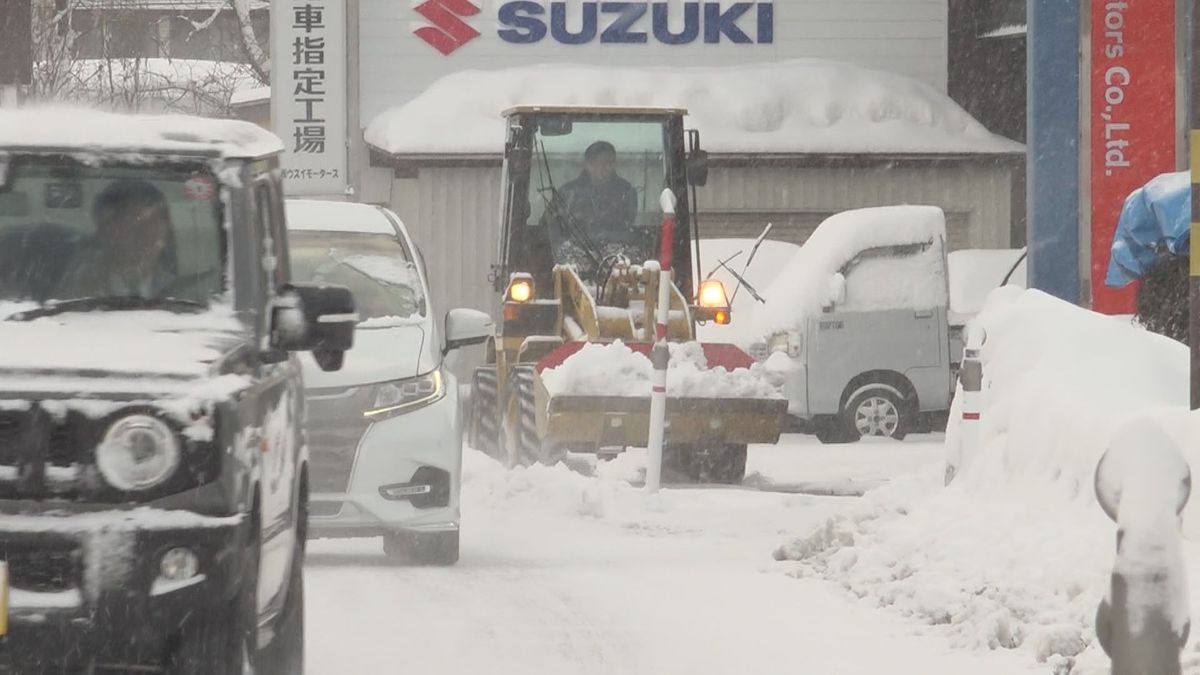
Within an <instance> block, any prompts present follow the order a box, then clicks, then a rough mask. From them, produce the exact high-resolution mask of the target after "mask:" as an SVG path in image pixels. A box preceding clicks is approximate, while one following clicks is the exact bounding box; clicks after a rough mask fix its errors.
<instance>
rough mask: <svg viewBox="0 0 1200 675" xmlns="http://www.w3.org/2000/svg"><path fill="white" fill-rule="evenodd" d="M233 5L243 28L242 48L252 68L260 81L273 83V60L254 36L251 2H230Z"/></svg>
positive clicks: (244, 0)
mask: <svg viewBox="0 0 1200 675" xmlns="http://www.w3.org/2000/svg"><path fill="white" fill-rule="evenodd" d="M229 3H230V4H231V5H233V11H234V12H235V13H236V14H237V20H238V26H239V27H240V28H241V34H242V46H243V47H244V48H245V50H246V54H247V55H248V56H249V57H250V66H251V67H252V68H254V72H255V74H257V75H258V79H259V80H260V81H261V82H263V83H264V84H265V83H269V82H270V81H271V60H270V59H269V58H268V57H267V54H266V52H264V51H263V48H262V45H260V44H259V43H258V37H257V36H256V35H255V34H254V23H253V22H252V21H251V19H250V2H249V0H229Z"/></svg>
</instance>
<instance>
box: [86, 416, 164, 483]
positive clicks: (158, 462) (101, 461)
mask: <svg viewBox="0 0 1200 675" xmlns="http://www.w3.org/2000/svg"><path fill="white" fill-rule="evenodd" d="M96 468H97V469H99V470H100V475H102V476H103V477H104V480H106V481H108V484H109V485H111V486H113V487H115V488H117V489H118V490H125V491H127V492H133V491H137V490H147V489H149V488H152V487H155V486H158V485H160V484H162V483H163V482H165V481H166V480H167V479H168V478H170V477H171V476H172V475H173V474H174V473H175V470H176V469H178V468H179V439H178V438H177V437H176V436H175V432H174V431H172V430H171V428H170V427H168V426H167V425H166V424H164V423H163V422H162V421H161V420H158V419H156V418H154V417H151V416H149V415H129V416H128V417H122V418H121V419H119V420H117V421H116V422H114V423H113V425H112V426H110V427H109V428H108V431H107V432H106V433H105V434H104V439H103V440H102V441H101V442H100V445H99V446H98V447H97V448H96Z"/></svg>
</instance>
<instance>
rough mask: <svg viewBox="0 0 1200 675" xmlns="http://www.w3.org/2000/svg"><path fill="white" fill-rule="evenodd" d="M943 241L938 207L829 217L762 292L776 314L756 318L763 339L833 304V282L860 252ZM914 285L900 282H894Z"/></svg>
mask: <svg viewBox="0 0 1200 675" xmlns="http://www.w3.org/2000/svg"><path fill="white" fill-rule="evenodd" d="M938 237H940V238H941V239H942V240H945V238H946V215H945V213H943V212H942V210H941V209H940V208H938V207H936V206H883V207H876V208H869V209H855V210H852V211H844V212H842V213H838V214H836V215H833V216H830V217H829V218H826V219H825V220H824V221H822V223H821V224H820V225H819V226H818V227H817V229H816V231H814V232H813V233H812V236H811V237H809V238H808V241H806V242H804V246H801V247H800V250H799V251H797V252H796V255H795V256H794V257H793V258H792V259H791V260H790V261H789V262H788V263H787V266H786V267H784V268H783V269H782V270H781V271H780V272H779V275H778V276H777V277H776V279H775V281H774V282H773V283H771V285H770V286H768V287H767V288H766V289H765V290H763V289H760V292H761V293H762V296H763V297H764V298H765V299H766V301H767V303H768V306H769V307H770V308H771V310H770V311H767V312H763V311H760V312H758V313H757V314H756V315H755V323H756V324H757V331H758V334H759V335H762V336H769V335H771V334H774V333H777V332H781V331H788V330H794V329H796V328H797V327H798V326H800V325H801V324H802V322H803V321H804V319H805V318H806V317H809V316H812V315H814V314H816V313H818V312H820V311H821V306H822V305H824V304H825V303H826V302H828V301H829V300H830V287H829V279H830V278H831V277H832V276H833V275H834V274H836V273H837V272H838V271H839V270H841V269H842V268H843V267H844V266H845V265H846V263H848V262H850V261H851V260H853V259H854V257H855V256H857V255H858V254H859V253H861V252H863V251H866V250H869V249H872V248H878V247H883V246H903V245H906V244H921V243H926V242H930V241H933V240H934V239H935V238H938ZM911 281H912V280H907V279H896V280H895V283H898V284H902V283H911ZM943 283H944V282H943ZM944 293H945V291H944V289H943V295H944Z"/></svg>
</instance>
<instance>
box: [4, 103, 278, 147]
mask: <svg viewBox="0 0 1200 675" xmlns="http://www.w3.org/2000/svg"><path fill="white" fill-rule="evenodd" d="M0 150H28V151H34V152H37V151H54V150H65V151H68V152H78V151H85V152H86V151H95V152H149V153H154V154H180V155H204V156H210V157H238V158H247V159H249V158H256V157H264V156H266V155H273V154H277V153H281V152H283V142H282V141H280V140H279V137H277V136H275V135H274V134H272V133H271V132H269V131H267V130H266V129H263V128H262V127H260V126H258V125H256V124H251V123H250V122H243V121H240V120H228V119H212V118H206V117H191V116H188V115H125V114H118V113H110V112H103V111H99V110H89V109H86V108H38V107H33V108H22V109H18V110H0Z"/></svg>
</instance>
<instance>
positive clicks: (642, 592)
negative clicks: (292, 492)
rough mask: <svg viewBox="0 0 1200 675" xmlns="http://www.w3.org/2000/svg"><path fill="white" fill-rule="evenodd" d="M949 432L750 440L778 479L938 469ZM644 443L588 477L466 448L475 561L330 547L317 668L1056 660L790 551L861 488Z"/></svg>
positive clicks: (318, 602) (930, 667)
mask: <svg viewBox="0 0 1200 675" xmlns="http://www.w3.org/2000/svg"><path fill="white" fill-rule="evenodd" d="M939 440H940V439H938V438H936V437H934V438H925V439H919V440H917V441H915V442H906V443H903V444H899V443H885V444H864V445H861V446H854V447H852V448H841V449H840V450H844V451H845V453H844V456H841V457H839V456H838V455H839V454H840V453H838V452H835V451H834V450H832V449H829V448H825V447H822V446H819V445H817V444H816V442H815V441H813V440H811V439H810V438H809V437H802V436H795V437H788V438H786V439H785V442H784V443H783V444H781V445H780V446H776V447H755V448H752V450H751V454H750V460H749V467H750V471H751V472H752V473H757V474H758V475H760V476H762V477H763V478H764V479H768V480H771V481H774V482H778V483H786V482H800V481H803V480H809V479H813V480H815V479H820V480H825V481H830V482H839V483H846V482H851V483H853V482H862V481H865V480H867V479H871V480H884V479H887V478H890V477H893V476H896V475H903V474H906V473H908V472H911V471H914V470H918V469H920V468H921V467H927V468H933V469H939V468H940V461H941V460H940V450H941V447H940V443H939ZM640 461H641V458H640V457H639V456H637V455H631V456H629V457H628V458H625V459H623V460H619V461H618V462H616V463H613V464H612V465H602V466H600V467H598V471H597V475H596V476H594V477H587V476H584V475H582V474H580V473H577V472H573V471H571V470H569V469H567V468H566V467H563V466H559V467H555V468H545V467H535V468H532V469H529V470H517V471H514V472H508V471H506V470H504V469H503V468H502V467H500V466H499V465H497V464H495V463H494V462H492V461H491V460H489V459H487V458H485V457H484V456H482V455H481V454H479V453H476V452H474V451H471V450H468V451H466V463H465V469H464V471H465V475H464V488H463V489H464V495H463V520H464V531H463V537H464V539H463V557H462V561H461V562H460V563H459V565H458V566H456V567H453V568H418V567H407V568H406V567H393V566H391V565H390V564H389V563H387V562H386V561H385V559H384V558H383V556H382V554H381V553H380V547H379V543H378V541H373V540H347V541H319V542H314V543H313V545H312V547H311V549H310V557H309V566H308V577H307V578H308V594H309V597H308V602H309V617H308V631H309V647H308V649H309V672H310V673H312V674H313V675H334V674H340V673H385V672H399V671H409V670H411V671H413V672H423V673H435V674H436V673H446V674H455V675H458V674H461V673H476V672H491V673H498V674H504V673H521V674H522V675H525V674H540V673H554V674H556V675H557V674H565V673H621V672H623V673H686V674H687V675H705V674H715V673H722V674H723V673H730V674H733V673H774V672H793V673H822V674H837V673H845V674H859V673H861V674H867V673H888V674H900V675H903V674H905V673H914V674H916V673H920V674H921V675H928V674H939V673H945V674H952V673H953V674H959V673H980V674H982V675H988V674H991V673H995V674H996V675H1000V674H1004V675H1013V674H1020V673H1035V672H1042V671H1039V670H1037V669H1034V668H1032V667H1031V662H1030V660H1029V659H1024V658H1022V657H1021V656H1020V655H1014V654H1010V653H1004V652H989V651H974V652H972V651H967V650H956V649H953V648H952V647H951V645H949V644H948V643H947V642H946V641H945V640H944V639H943V638H941V637H938V636H930V635H928V634H927V633H928V632H929V631H928V629H927V628H926V627H923V626H921V625H920V624H917V623H913V622H910V621H906V620H904V619H903V618H901V617H897V616H893V615H889V614H887V613H884V612H880V611H878V609H877V608H876V607H875V606H874V603H872V602H862V601H858V600H857V599H855V598H854V596H852V595H849V594H847V593H845V592H844V591H843V590H841V589H840V588H838V587H836V586H834V585H831V584H828V583H826V582H823V581H818V580H813V579H795V578H793V577H792V576H789V575H788V574H787V572H788V570H789V568H790V565H789V564H787V563H779V562H777V561H775V560H773V558H772V551H773V550H774V549H775V548H776V547H777V546H778V544H779V542H780V541H782V540H784V539H786V538H787V537H788V536H790V535H792V534H794V533H796V532H802V531H807V530H812V529H815V528H817V527H818V526H819V525H820V524H821V523H823V522H825V521H826V520H828V519H829V518H830V517H832V516H833V515H834V514H837V513H842V512H845V511H846V510H847V509H850V508H851V507H853V506H854V505H855V504H857V503H858V502H859V500H858V499H854V498H838V497H819V496H810V495H802V494H787V493H779V492H766V491H758V490H754V489H728V488H726V489H719V488H689V489H667V490H664V491H663V492H662V493H661V495H660V496H659V498H656V499H653V498H647V497H645V496H644V495H643V493H642V492H641V491H640V490H638V489H636V488H634V487H631V486H630V485H629V484H628V483H627V482H626V481H625V480H624V478H626V477H627V476H628V474H630V473H631V472H632V473H636V472H637V469H638V468H639V467H638V466H637V465H638V464H639V462H640Z"/></svg>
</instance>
